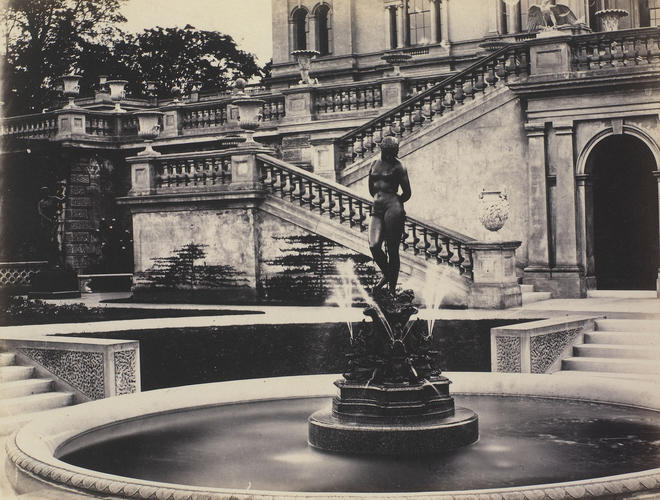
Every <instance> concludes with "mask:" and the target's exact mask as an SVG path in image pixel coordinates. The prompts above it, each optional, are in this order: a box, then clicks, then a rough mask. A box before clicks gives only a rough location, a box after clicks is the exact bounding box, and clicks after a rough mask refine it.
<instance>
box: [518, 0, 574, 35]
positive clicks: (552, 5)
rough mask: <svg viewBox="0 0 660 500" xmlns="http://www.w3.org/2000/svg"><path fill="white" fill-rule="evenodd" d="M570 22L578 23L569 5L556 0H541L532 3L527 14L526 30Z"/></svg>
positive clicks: (568, 23) (569, 23)
mask: <svg viewBox="0 0 660 500" xmlns="http://www.w3.org/2000/svg"><path fill="white" fill-rule="evenodd" d="M571 24H578V19H577V17H575V14H573V11H571V9H570V8H569V7H567V6H566V5H563V4H558V3H556V0H543V1H542V2H541V5H532V6H531V7H530V8H529V11H528V14H527V31H536V30H538V29H542V28H551V27H554V26H562V25H571Z"/></svg>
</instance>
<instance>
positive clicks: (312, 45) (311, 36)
mask: <svg viewBox="0 0 660 500" xmlns="http://www.w3.org/2000/svg"><path fill="white" fill-rule="evenodd" d="M317 45H318V40H317V38H316V16H313V15H312V14H311V13H309V14H308V15H307V49H309V50H319V48H318V46H317Z"/></svg>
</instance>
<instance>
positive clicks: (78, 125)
mask: <svg viewBox="0 0 660 500" xmlns="http://www.w3.org/2000/svg"><path fill="white" fill-rule="evenodd" d="M57 113H58V114H57V135H56V136H55V139H70V138H72V137H76V136H77V137H80V136H81V135H85V134H86V130H85V128H86V125H85V113H84V111H83V110H82V109H80V110H77V109H64V110H61V111H58V112H57Z"/></svg>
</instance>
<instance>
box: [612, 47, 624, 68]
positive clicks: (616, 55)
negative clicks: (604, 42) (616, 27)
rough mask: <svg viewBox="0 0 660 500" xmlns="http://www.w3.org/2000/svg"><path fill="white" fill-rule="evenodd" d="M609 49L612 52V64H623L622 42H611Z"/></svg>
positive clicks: (615, 65)
mask: <svg viewBox="0 0 660 500" xmlns="http://www.w3.org/2000/svg"><path fill="white" fill-rule="evenodd" d="M610 50H611V54H612V66H614V67H620V66H623V58H624V54H623V44H622V43H621V42H616V41H614V42H612V44H611V45H610Z"/></svg>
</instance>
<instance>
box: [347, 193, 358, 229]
mask: <svg viewBox="0 0 660 500" xmlns="http://www.w3.org/2000/svg"><path fill="white" fill-rule="evenodd" d="M353 217H355V209H354V208H353V197H351V196H349V197H348V224H349V226H351V227H353V226H354V225H355V224H356V222H355V219H353Z"/></svg>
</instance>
